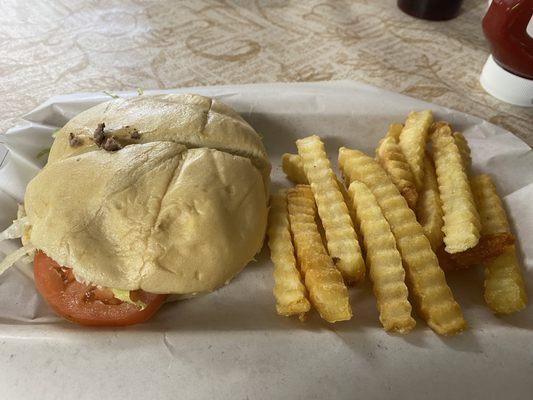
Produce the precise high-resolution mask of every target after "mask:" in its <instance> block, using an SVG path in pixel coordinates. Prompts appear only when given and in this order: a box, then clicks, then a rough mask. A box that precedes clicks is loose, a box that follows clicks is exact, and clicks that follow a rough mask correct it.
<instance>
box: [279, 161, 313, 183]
mask: <svg viewBox="0 0 533 400" xmlns="http://www.w3.org/2000/svg"><path fill="white" fill-rule="evenodd" d="M281 168H282V169H283V172H285V175H287V179H289V180H290V181H291V182H293V183H295V184H302V185H307V184H308V183H309V182H308V181H307V177H306V176H305V171H304V166H303V162H302V158H301V157H300V156H299V155H298V154H290V153H285V154H283V156H281Z"/></svg>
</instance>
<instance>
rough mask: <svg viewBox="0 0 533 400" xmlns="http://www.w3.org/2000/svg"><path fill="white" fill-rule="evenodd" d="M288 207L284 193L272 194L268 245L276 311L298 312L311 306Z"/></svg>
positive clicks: (279, 312)
mask: <svg viewBox="0 0 533 400" xmlns="http://www.w3.org/2000/svg"><path fill="white" fill-rule="evenodd" d="M288 218H289V214H288V210H287V193H286V192H285V191H280V193H278V194H275V195H272V196H271V199H270V212H269V216H268V232H267V233H268V247H269V248H270V258H271V259H272V262H273V263H274V291H273V292H274V297H275V299H276V310H277V312H278V314H280V315H285V316H291V315H299V316H300V319H303V316H304V315H305V313H306V312H308V311H309V310H310V308H311V305H310V303H309V301H308V300H307V291H306V290H305V286H304V285H303V283H302V281H301V278H300V272H299V271H298V267H297V265H296V258H295V257H294V247H293V245H292V239H291V232H290V229H289V219H288Z"/></svg>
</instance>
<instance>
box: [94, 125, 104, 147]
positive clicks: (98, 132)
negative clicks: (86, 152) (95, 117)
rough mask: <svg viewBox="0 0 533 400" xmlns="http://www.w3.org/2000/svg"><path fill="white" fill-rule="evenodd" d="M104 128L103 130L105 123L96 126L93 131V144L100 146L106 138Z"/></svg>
mask: <svg viewBox="0 0 533 400" xmlns="http://www.w3.org/2000/svg"><path fill="white" fill-rule="evenodd" d="M104 128H105V123H104V122H101V123H99V124H98V126H97V127H96V129H95V130H94V133H93V139H94V143H96V144H97V145H98V146H101V145H102V143H103V142H104V140H105V138H106V137H105V132H104Z"/></svg>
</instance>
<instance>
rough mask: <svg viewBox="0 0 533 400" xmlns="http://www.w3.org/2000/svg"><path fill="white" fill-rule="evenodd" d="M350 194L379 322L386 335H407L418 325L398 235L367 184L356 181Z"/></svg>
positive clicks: (350, 188)
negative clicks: (388, 332)
mask: <svg viewBox="0 0 533 400" xmlns="http://www.w3.org/2000/svg"><path fill="white" fill-rule="evenodd" d="M348 191H349V194H350V196H351V198H352V205H353V208H354V210H355V211H356V215H357V220H358V225H359V226H360V229H361V233H362V235H363V243H364V246H365V249H366V263H367V265H368V268H369V273H370V279H371V280H372V284H373V289H374V294H375V296H376V299H377V305H378V310H379V320H380V321H381V324H382V325H383V327H384V328H385V330H386V331H394V332H399V333H407V332H409V331H410V330H411V329H413V327H414V326H415V325H416V322H415V320H414V319H413V318H412V317H411V303H409V300H408V299H407V297H408V291H407V286H406V285H405V271H404V269H403V265H402V258H401V256H400V253H399V252H398V250H397V249H396V241H395V240H394V235H393V234H392V232H391V230H390V226H389V223H388V222H387V220H386V219H385V217H384V216H383V213H382V211H381V208H380V207H379V205H378V203H377V201H376V198H375V197H374V195H373V194H372V192H371V191H370V189H368V188H367V187H366V185H365V184H364V183H361V182H359V181H353V182H352V183H351V184H350V187H349V189H348Z"/></svg>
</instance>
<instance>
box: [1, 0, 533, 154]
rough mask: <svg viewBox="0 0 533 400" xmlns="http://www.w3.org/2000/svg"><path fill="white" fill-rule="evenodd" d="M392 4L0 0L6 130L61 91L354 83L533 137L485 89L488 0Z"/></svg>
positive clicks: (522, 119) (521, 116) (524, 112)
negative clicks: (419, 16)
mask: <svg viewBox="0 0 533 400" xmlns="http://www.w3.org/2000/svg"><path fill="white" fill-rule="evenodd" d="M395 3H396V1H395V0H344V1H340V0H339V1H333V0H330V1H325V0H307V1H305V0H304V1H282V0H271V1H267V0H255V1H251V0H240V1H239V0H236V1H229V0H228V1H208V0H202V1H200V0H197V1H195V0H190V1H172V0H166V1H142V0H121V1H110V0H92V1H81V0H77V1H76V0H54V1H52V0H46V1H20V0H2V1H1V2H0V44H1V46H0V55H1V57H0V76H1V81H0V84H1V93H0V94H1V98H0V132H1V131H4V130H6V129H7V128H9V127H10V126H12V125H13V124H14V123H15V122H16V118H17V117H19V116H20V115H22V114H24V113H25V112H27V111H29V110H31V109H32V108H33V107H35V106H36V105H37V104H39V103H40V102H42V101H44V100H45V99H47V98H48V97H50V96H52V95H56V94H63V93H72V92H79V91H101V90H110V91H113V90H126V89H134V88H137V87H140V88H145V89H149V88H173V87H182V86H195V85H218V84H227V83H253V82H274V81H318V80H333V79H354V80H358V81H361V82H366V83H369V84H372V85H376V86H380V87H383V88H386V89H390V90H393V91H397V92H401V93H405V94H407V95H410V96H413V97H417V98H421V99H424V100H428V101H431V102H434V103H438V104H441V105H444V106H447V107H451V108H455V109H457V110H460V111H464V112H467V113H470V114H473V115H477V116H479V117H482V118H484V119H487V120H489V121H490V122H493V123H495V124H498V125H501V126H503V127H504V128H506V129H508V130H510V131H511V132H514V133H515V134H517V135H518V136H520V137H521V138H522V139H524V140H525V141H526V142H528V144H530V145H531V144H533V128H532V126H533V109H526V108H521V107H515V106H510V105H507V104H504V103H501V102H500V101H498V100H496V99H494V98H492V97H490V96H489V95H487V94H486V93H485V92H484V91H483V89H482V88H481V87H480V85H479V82H478V76H479V73H480V71H481V68H482V66H483V63H484V62H485V60H486V58H487V55H488V48H487V45H486V43H485V40H484V38H483V34H482V31H481V27H480V22H481V18H482V15H483V13H484V10H485V6H486V1H485V0H466V1H465V4H464V6H463V10H462V13H461V15H460V16H459V17H458V18H457V19H455V20H453V21H449V22H441V23H435V22H426V21H420V20H416V19H413V18H410V17H408V16H406V15H404V14H403V13H402V12H401V11H399V10H398V9H397V8H396V5H395Z"/></svg>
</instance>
